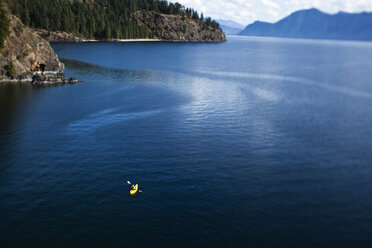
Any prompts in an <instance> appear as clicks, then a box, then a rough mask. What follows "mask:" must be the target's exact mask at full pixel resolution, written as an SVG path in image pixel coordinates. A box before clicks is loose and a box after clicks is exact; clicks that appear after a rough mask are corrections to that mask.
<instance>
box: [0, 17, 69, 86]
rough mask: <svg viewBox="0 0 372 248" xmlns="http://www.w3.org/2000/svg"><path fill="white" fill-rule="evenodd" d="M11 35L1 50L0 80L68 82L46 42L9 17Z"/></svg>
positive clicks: (18, 21)
mask: <svg viewBox="0 0 372 248" xmlns="http://www.w3.org/2000/svg"><path fill="white" fill-rule="evenodd" d="M8 19H9V21H10V33H9V35H8V36H7V38H6V40H5V44H4V48H3V49H1V51H0V81H23V82H33V83H67V82H74V80H73V79H71V80H68V79H65V78H64V74H63V70H64V65H63V64H62V63H61V62H60V61H59V59H58V57H57V55H56V54H55V52H54V51H53V49H52V48H51V47H50V45H49V42H48V41H46V40H44V39H43V38H41V37H40V36H39V35H37V34H36V33H35V32H33V30H31V29H30V28H28V27H26V26H25V25H23V24H22V23H21V22H20V20H19V19H18V18H17V17H15V16H13V15H8Z"/></svg>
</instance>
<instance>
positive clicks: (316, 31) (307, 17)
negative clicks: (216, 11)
mask: <svg viewBox="0 0 372 248" xmlns="http://www.w3.org/2000/svg"><path fill="white" fill-rule="evenodd" d="M239 35H247V36H271V37H290V38H314V39H345V40H372V12H363V13H357V14H351V13H345V12H339V13H337V14H334V15H330V14H326V13H323V12H321V11H319V10H317V9H308V10H300V11H297V12H294V13H292V14H291V15H289V16H288V17H286V18H284V19H282V20H280V21H278V22H276V23H267V22H260V21H256V22H254V23H253V24H250V25H248V26H247V27H246V28H245V29H244V30H243V31H242V32H240V33H239Z"/></svg>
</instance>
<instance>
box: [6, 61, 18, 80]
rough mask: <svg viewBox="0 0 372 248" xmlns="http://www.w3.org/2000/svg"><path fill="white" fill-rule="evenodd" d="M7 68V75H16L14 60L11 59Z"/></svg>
mask: <svg viewBox="0 0 372 248" xmlns="http://www.w3.org/2000/svg"><path fill="white" fill-rule="evenodd" d="M5 70H6V75H7V76H8V77H14V76H15V74H16V69H15V66H14V64H13V61H10V62H9V64H8V65H7V66H5Z"/></svg>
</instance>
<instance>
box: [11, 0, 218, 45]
mask: <svg viewBox="0 0 372 248" xmlns="http://www.w3.org/2000/svg"><path fill="white" fill-rule="evenodd" d="M5 1H6V2H7V4H8V7H9V9H10V10H11V11H12V13H13V14H15V15H16V16H18V17H19V18H21V20H22V22H23V23H24V24H25V25H27V26H30V27H33V28H42V29H46V30H49V31H57V30H58V31H65V32H68V33H73V34H75V35H77V36H81V37H85V38H88V39H104V38H116V39H133V38H153V37H154V34H153V33H152V31H151V30H149V29H148V28H146V27H143V26H139V25H138V24H137V20H135V18H132V14H133V13H134V12H136V11H138V10H148V11H156V12H159V13H162V14H171V15H180V16H183V17H184V18H190V19H194V20H196V21H200V22H204V23H205V24H206V25H208V26H211V27H213V28H215V29H218V28H219V24H218V23H217V22H216V21H214V20H212V19H211V18H206V19H204V16H203V13H201V14H200V15H199V13H198V12H197V11H196V10H194V9H191V8H185V7H184V6H182V5H181V4H179V3H168V2H167V1H165V0H79V1H78V0H5Z"/></svg>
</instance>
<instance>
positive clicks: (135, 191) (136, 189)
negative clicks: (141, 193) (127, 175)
mask: <svg viewBox="0 0 372 248" xmlns="http://www.w3.org/2000/svg"><path fill="white" fill-rule="evenodd" d="M137 191H138V184H136V185H135V186H134V189H131V190H130V191H129V193H130V195H134V194H135V193H137Z"/></svg>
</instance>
